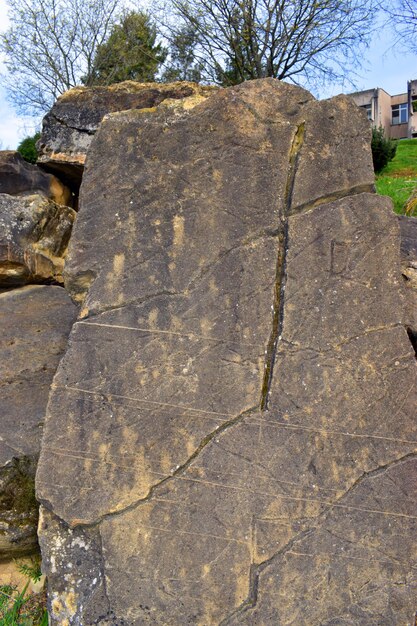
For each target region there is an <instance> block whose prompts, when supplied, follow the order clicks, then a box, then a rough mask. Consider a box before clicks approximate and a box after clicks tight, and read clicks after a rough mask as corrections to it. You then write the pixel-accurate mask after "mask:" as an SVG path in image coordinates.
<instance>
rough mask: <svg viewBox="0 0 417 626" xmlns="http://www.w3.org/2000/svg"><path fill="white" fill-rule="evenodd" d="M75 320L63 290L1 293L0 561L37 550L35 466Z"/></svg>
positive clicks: (46, 288)
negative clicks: (57, 373)
mask: <svg viewBox="0 0 417 626" xmlns="http://www.w3.org/2000/svg"><path fill="white" fill-rule="evenodd" d="M75 317H76V307H75V306H74V305H73V304H72V302H71V300H70V298H69V297H68V295H67V294H66V292H65V290H64V289H62V288H60V287H53V286H46V285H39V286H38V285H35V286H27V287H23V288H21V289H13V290H9V291H4V292H3V293H0V328H1V335H0V395H1V411H0V414H1V420H0V560H4V559H7V558H11V557H16V556H20V555H22V554H25V553H28V552H31V551H33V550H34V549H36V547H37V536H36V530H37V521H38V504H37V502H36V500H35V470H36V462H37V458H38V456H39V449H40V442H41V434H42V426H43V421H44V418H45V412H46V404H47V400H48V394H49V388H50V385H51V382H52V377H53V375H54V373H55V370H56V368H57V366H58V363H59V360H60V358H61V356H62V354H63V352H64V350H65V348H66V344H67V339H68V335H69V332H70V329H71V326H72V323H73V322H74V320H75Z"/></svg>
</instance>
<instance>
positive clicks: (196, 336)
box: [76, 320, 262, 349]
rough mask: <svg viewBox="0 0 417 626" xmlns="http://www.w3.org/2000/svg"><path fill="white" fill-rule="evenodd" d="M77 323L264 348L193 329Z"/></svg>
mask: <svg viewBox="0 0 417 626" xmlns="http://www.w3.org/2000/svg"><path fill="white" fill-rule="evenodd" d="M76 324H83V325H84V326H103V327H104V328H114V329H116V330H133V331H137V332H141V333H146V334H150V335H152V334H156V335H158V334H160V335H174V336H177V337H185V338H186V339H203V340H204V341H213V342H215V343H216V342H217V343H225V344H229V343H236V344H239V345H240V346H251V347H253V348H259V349H262V346H261V345H260V344H257V343H248V342H243V341H241V340H240V339H229V338H227V339H225V338H223V337H209V336H207V335H199V334H197V333H194V332H192V331H190V332H185V333H180V332H177V331H174V330H160V329H154V328H140V327H137V326H122V325H120V324H105V323H103V322H89V321H85V320H79V321H78V322H76Z"/></svg>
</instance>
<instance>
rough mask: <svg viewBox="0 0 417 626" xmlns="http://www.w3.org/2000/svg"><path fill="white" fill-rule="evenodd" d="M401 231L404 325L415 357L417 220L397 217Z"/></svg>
mask: <svg viewBox="0 0 417 626" xmlns="http://www.w3.org/2000/svg"><path fill="white" fill-rule="evenodd" d="M398 219H399V222H400V231H401V271H402V275H403V278H404V281H405V290H404V291H405V298H406V325H407V331H408V334H409V337H410V340H411V341H412V343H413V345H414V350H415V352H416V356H417V218H415V217H405V216H404V215H399V216H398Z"/></svg>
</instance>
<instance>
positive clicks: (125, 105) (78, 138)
mask: <svg viewBox="0 0 417 626" xmlns="http://www.w3.org/2000/svg"><path fill="white" fill-rule="evenodd" d="M215 90H216V89H215V88H213V87H204V86H200V85H197V84H195V83H187V82H178V83H168V84H161V83H137V82H134V81H125V82H123V83H117V84H115V85H110V86H108V87H75V88H74V89H71V90H70V91H67V92H66V93H64V94H63V95H62V96H60V98H58V100H57V101H56V102H55V104H54V106H53V107H52V109H51V110H50V111H49V113H47V115H46V116H45V118H44V120H43V127H42V134H41V138H40V140H39V142H38V149H39V151H40V154H39V158H38V163H39V164H40V165H42V167H44V168H45V169H46V170H47V171H50V172H52V173H54V174H57V175H58V176H59V177H60V178H62V179H63V180H65V181H66V182H67V183H68V184H69V185H70V187H71V188H72V189H74V190H75V191H78V188H79V186H80V183H81V178H82V174H83V171H84V164H85V158H86V154H87V151H88V148H89V146H90V144H91V141H92V139H93V136H94V134H95V132H96V131H97V128H98V127H99V125H100V122H101V120H102V119H103V117H104V116H105V115H107V114H108V113H112V112H115V111H123V110H126V109H147V108H152V107H155V106H157V105H158V104H160V103H161V102H163V101H164V100H171V99H174V100H181V99H183V98H189V97H190V96H195V97H197V98H205V97H207V96H208V95H209V94H211V93H213V92H214V91H215Z"/></svg>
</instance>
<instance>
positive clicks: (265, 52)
mask: <svg viewBox="0 0 417 626" xmlns="http://www.w3.org/2000/svg"><path fill="white" fill-rule="evenodd" d="M166 2H167V3H168V7H166V8H165V14H164V16H167V18H169V15H172V16H173V17H172V18H171V21H170V23H169V24H168V26H167V28H168V29H169V30H170V31H171V32H179V31H180V30H181V29H182V28H183V27H184V25H186V26H188V27H190V28H192V29H193V32H194V33H195V35H196V48H195V49H196V58H199V59H202V60H204V61H205V63H206V67H208V68H209V76H208V78H209V79H210V78H211V79H214V80H216V81H217V82H221V83H223V84H233V83H238V82H242V81H244V80H250V79H254V78H264V77H273V78H278V79H287V80H288V79H289V80H293V81H294V82H297V81H298V82H299V81H301V82H302V83H304V84H307V85H309V86H311V87H314V86H317V85H319V84H321V83H323V82H326V81H331V80H336V79H338V80H341V79H345V80H348V81H349V79H350V77H351V76H352V70H353V68H355V67H358V66H360V63H361V60H362V57H361V54H362V52H363V49H364V47H365V46H366V44H367V42H368V39H369V34H370V32H371V30H372V28H371V27H372V25H373V23H374V18H375V13H374V5H375V0H166ZM165 19H166V18H165Z"/></svg>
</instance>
